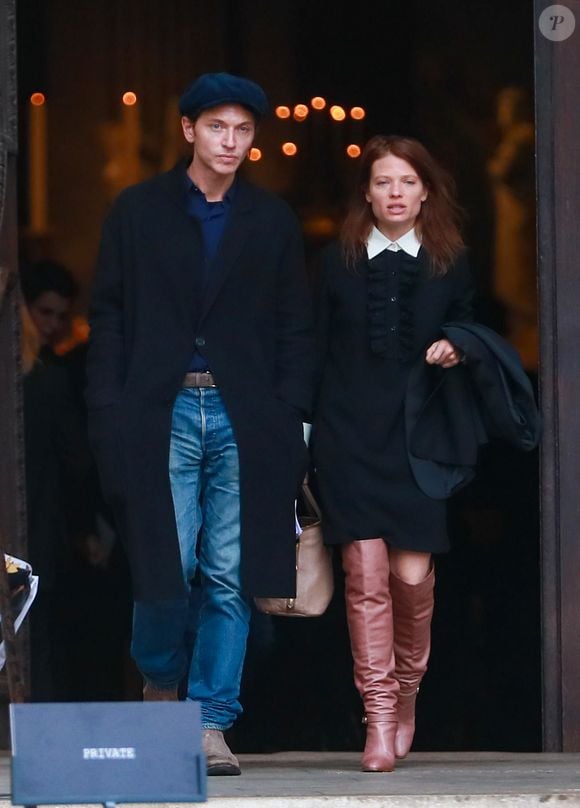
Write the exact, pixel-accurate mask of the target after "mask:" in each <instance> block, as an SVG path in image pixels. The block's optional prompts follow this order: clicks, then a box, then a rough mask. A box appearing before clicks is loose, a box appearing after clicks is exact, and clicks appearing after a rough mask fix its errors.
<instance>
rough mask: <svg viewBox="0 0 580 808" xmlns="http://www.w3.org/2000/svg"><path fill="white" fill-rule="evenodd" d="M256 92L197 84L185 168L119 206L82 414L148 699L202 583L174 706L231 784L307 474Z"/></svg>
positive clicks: (298, 299)
mask: <svg viewBox="0 0 580 808" xmlns="http://www.w3.org/2000/svg"><path fill="white" fill-rule="evenodd" d="M266 110H267V101H266V97H265V95H264V92H263V90H262V89H261V88H260V87H259V86H258V85H256V84H254V83H253V82H251V81H248V80H247V79H244V78H240V77H237V76H232V75H229V74H226V73H217V74H204V75H202V76H201V77H200V78H198V79H197V80H196V81H195V82H194V83H193V84H192V85H191V86H190V87H189V88H188V89H187V90H186V92H185V93H184V94H183V96H182V98H181V99H180V111H181V114H182V116H183V117H182V118H181V123H182V128H183V134H184V137H185V140H186V141H187V143H188V144H189V145H190V146H191V147H192V153H193V156H192V158H191V159H190V161H189V162H188V163H183V164H179V165H178V166H177V167H176V168H174V169H173V170H171V171H169V172H168V173H167V174H163V175H161V176H159V177H156V178H153V179H151V180H147V181H146V182H144V183H141V184H140V185H137V186H134V187H131V188H128V189H126V190H125V191H123V192H122V193H121V194H120V195H119V197H118V198H117V200H116V202H115V203H114V205H113V208H112V210H111V212H110V214H109V216H108V217H107V220H106V222H105V225H104V229H103V237H102V244H101V250H100V255H99V261H98V269H97V273H96V278H95V283H94V290H93V295H92V303H91V315H90V321H91V339H90V346H89V357H88V389H87V401H88V405H89V410H90V415H89V421H90V432H91V437H92V442H93V445H94V448H95V452H96V455H97V461H98V464H99V467H100V472H101V476H102V484H103V488H104V490H105V493H106V496H107V497H108V499H109V501H110V502H111V503H112V505H113V507H114V510H115V513H116V518H117V521H118V523H119V525H120V527H121V531H122V534H123V535H124V536H125V537H126V545H127V550H128V556H129V560H130V565H131V570H132V578H133V590H134V598H135V606H134V624H133V639H132V654H133V657H134V659H135V661H136V663H137V666H138V667H139V670H140V671H141V673H142V675H143V678H144V681H145V686H144V691H143V694H144V699H146V700H149V699H176V698H177V696H178V685H179V683H180V681H181V680H182V678H183V677H184V675H185V674H186V673H187V670H188V661H189V660H188V657H187V653H186V634H187V627H188V618H189V616H190V614H191V610H190V609H189V608H188V598H189V596H190V595H191V589H190V585H191V582H192V580H193V579H194V577H195V578H196V581H199V583H200V586H201V596H200V604H199V609H198V617H197V625H196V627H195V643H194V648H193V655H192V659H191V664H190V666H189V675H188V680H187V698H188V699H194V700H196V701H199V702H200V704H201V716H202V726H203V742H204V749H205V752H206V755H207V760H208V774H239V773H240V769H239V765H238V761H237V759H236V758H235V756H234V755H233V754H232V752H231V751H230V749H229V748H228V746H227V744H226V742H225V740H224V737H223V732H224V731H225V730H227V729H228V728H229V727H230V726H231V725H232V724H233V722H234V720H235V719H236V717H237V716H238V715H239V714H240V713H241V706H240V704H239V701H238V696H239V688H240V679H241V674H242V666H243V660H244V654H245V647H246V637H247V632H248V623H249V618H250V607H249V599H250V598H251V597H253V596H260V595H263V596H267V595H277V596H292V595H293V593H294V588H295V556H294V554H295V534H294V530H295V528H294V510H293V508H294V498H295V496H296V491H297V489H298V485H299V483H300V481H301V479H302V476H303V474H304V472H305V467H306V447H305V445H304V441H303V432H302V420H303V417H304V415H305V414H306V413H307V412H308V410H309V406H310V403H309V389H310V382H311V379H310V376H311V366H312V362H313V351H312V323H311V314H310V304H309V296H308V292H307V285H306V280H305V273H304V268H303V245H302V239H301V236H300V231H299V227H298V224H297V221H296V218H295V217H294V215H293V214H292V213H291V211H290V210H289V208H288V207H287V205H286V204H285V203H284V202H282V200H280V199H278V198H277V197H275V196H273V195H272V194H270V193H267V192H266V191H264V190H261V189H258V188H257V187H255V186H253V185H251V184H249V183H248V182H246V181H244V180H243V179H242V178H240V177H238V176H237V171H238V168H239V166H240V165H241V163H242V161H243V160H244V158H245V157H246V155H247V153H248V151H249V149H250V147H251V145H252V142H253V140H254V135H255V132H256V126H257V123H258V121H259V120H260V119H261V118H262V117H263V116H264V114H265V113H266Z"/></svg>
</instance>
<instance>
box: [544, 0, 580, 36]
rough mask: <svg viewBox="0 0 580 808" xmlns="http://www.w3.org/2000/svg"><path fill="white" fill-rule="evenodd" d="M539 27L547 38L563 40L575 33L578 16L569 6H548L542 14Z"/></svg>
mask: <svg viewBox="0 0 580 808" xmlns="http://www.w3.org/2000/svg"><path fill="white" fill-rule="evenodd" d="M538 27H539V29H540V31H541V32H542V34H543V35H544V36H545V37H546V39H549V40H551V41H552V42H563V41H564V40H565V39H568V38H569V37H571V36H572V34H573V33H574V29H575V28H576V18H575V16H574V12H573V11H571V10H570V9H569V8H568V7H567V6H560V5H556V6H548V7H547V8H545V9H544V10H543V11H542V13H541V14H540V17H539V19H538Z"/></svg>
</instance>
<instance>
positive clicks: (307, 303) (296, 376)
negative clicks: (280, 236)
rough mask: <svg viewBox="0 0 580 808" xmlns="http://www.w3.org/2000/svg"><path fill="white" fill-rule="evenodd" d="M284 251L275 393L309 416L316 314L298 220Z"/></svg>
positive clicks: (281, 262)
mask: <svg viewBox="0 0 580 808" xmlns="http://www.w3.org/2000/svg"><path fill="white" fill-rule="evenodd" d="M281 253H282V254H281V259H280V273H279V282H278V297H277V309H276V375H275V378H276V395H277V396H278V397H279V398H281V399H282V400H283V401H285V402H286V403H287V404H289V405H290V406H292V407H294V408H295V409H296V410H298V411H299V412H300V414H301V416H302V417H303V419H304V420H306V419H307V418H309V415H310V412H311V409H312V394H313V372H314V331H313V321H314V318H313V312H312V296H311V294H310V292H309V289H308V284H307V281H306V270H305V266H304V247H303V243H302V237H301V235H300V231H299V228H298V225H297V224H296V225H295V226H294V227H293V228H292V230H291V232H290V233H289V235H288V237H287V239H286V242H285V244H284V246H283V249H282V251H281Z"/></svg>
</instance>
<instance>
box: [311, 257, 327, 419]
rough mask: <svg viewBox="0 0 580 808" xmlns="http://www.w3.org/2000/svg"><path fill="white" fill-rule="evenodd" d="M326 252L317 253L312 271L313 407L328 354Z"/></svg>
mask: <svg viewBox="0 0 580 808" xmlns="http://www.w3.org/2000/svg"><path fill="white" fill-rule="evenodd" d="M329 270H330V268H329V260H328V257H327V252H326V251H325V252H324V253H323V254H321V255H319V257H318V261H317V262H316V265H315V268H314V273H313V290H314V291H313V296H314V318H315V334H316V366H315V377H314V401H315V403H314V409H316V399H317V397H318V392H319V390H320V387H321V384H322V374H323V371H324V367H325V364H326V360H327V356H328V345H329V335H330V319H331V301H330V284H329Z"/></svg>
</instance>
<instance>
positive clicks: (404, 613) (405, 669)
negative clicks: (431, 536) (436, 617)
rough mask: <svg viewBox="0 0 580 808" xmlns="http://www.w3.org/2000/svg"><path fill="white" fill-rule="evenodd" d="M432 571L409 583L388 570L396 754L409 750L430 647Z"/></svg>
mask: <svg viewBox="0 0 580 808" xmlns="http://www.w3.org/2000/svg"><path fill="white" fill-rule="evenodd" d="M434 586H435V571H434V569H433V568H431V571H430V572H429V574H428V575H427V577H426V578H425V579H424V580H422V581H420V582H419V583H418V584H408V583H406V582H405V581H402V580H401V579H400V578H398V577H397V576H396V575H394V574H393V573H392V572H391V580H390V588H391V597H392V599H393V625H394V630H395V676H396V678H397V680H398V682H399V696H398V703H397V718H398V727H397V736H396V740H395V754H396V756H397V757H398V758H404V757H406V756H407V755H408V754H409V750H410V749H411V744H412V743H413V736H414V734H415V700H416V698H417V692H418V690H419V685H420V683H421V679H422V678H423V674H424V673H425V671H426V670H427V662H428V660H429V652H430V650H431V618H432V616H433V588H434Z"/></svg>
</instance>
